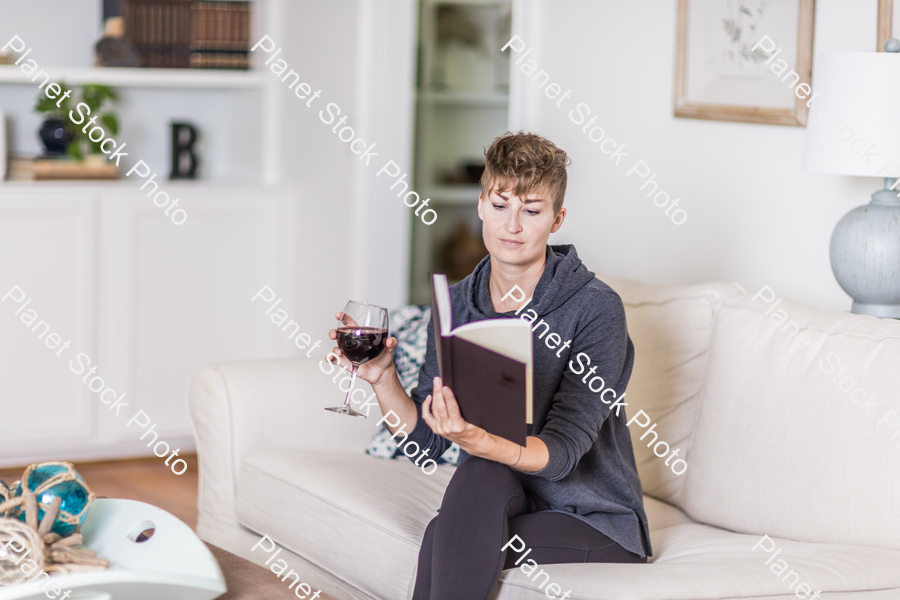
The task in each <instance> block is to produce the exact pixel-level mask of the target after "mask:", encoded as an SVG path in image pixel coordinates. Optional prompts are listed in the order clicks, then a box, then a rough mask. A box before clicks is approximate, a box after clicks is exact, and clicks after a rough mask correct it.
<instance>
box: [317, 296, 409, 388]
mask: <svg viewBox="0 0 900 600" xmlns="http://www.w3.org/2000/svg"><path fill="white" fill-rule="evenodd" d="M334 316H335V317H336V318H337V320H338V321H341V322H343V319H344V313H342V312H337V313H335V315H334ZM355 324H356V323H355V322H354V321H353V320H352V319H349V322H348V323H347V326H353V325H355ZM328 337H329V338H331V339H332V340H336V339H337V329H332V330H331V331H329V332H328ZM396 347H397V338H394V337H389V338H388V339H387V340H385V343H384V350H383V351H382V352H381V354H379V355H378V356H377V357H376V358H375V359H374V360H370V361H369V362H367V363H364V364H362V365H360V367H359V370H358V371H357V372H356V375H357V377H360V378H361V379H363V380H364V381H367V382H368V383H369V384H371V385H372V387H375V386H376V385H378V384H379V383H382V382H383V381H386V380H387V378H388V377H391V376H392V375H393V373H392V372H393V371H394V349H395V348H396ZM331 352H332V353H333V354H334V355H335V356H337V357H338V358H339V359H340V365H339V366H341V367H344V368H345V369H347V373H348V374H349V373H350V369H351V368H352V363H351V362H350V361H349V360H348V359H347V357H346V356H344V354H343V352H341V349H340V348H338V347H337V346H335V347H334V348H333V349H332V350H331ZM326 360H330V359H326ZM331 362H332V364H333V363H334V361H333V360H331Z"/></svg>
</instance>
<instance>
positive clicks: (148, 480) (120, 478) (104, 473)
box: [0, 454, 198, 529]
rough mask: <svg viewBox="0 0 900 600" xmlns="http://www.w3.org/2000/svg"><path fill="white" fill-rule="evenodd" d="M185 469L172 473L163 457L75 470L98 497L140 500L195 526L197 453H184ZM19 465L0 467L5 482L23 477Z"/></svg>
mask: <svg viewBox="0 0 900 600" xmlns="http://www.w3.org/2000/svg"><path fill="white" fill-rule="evenodd" d="M183 458H184V459H185V462H186V463H187V464H188V469H187V471H185V472H184V473H183V474H181V475H175V474H174V473H173V472H172V469H170V468H169V467H167V466H166V465H165V464H164V463H165V461H164V459H162V458H140V459H135V460H117V461H108V462H93V463H75V470H77V471H78V473H79V474H80V475H81V477H82V478H83V479H84V480H85V481H86V482H87V484H88V486H89V487H90V488H91V491H93V492H94V494H95V495H96V496H98V497H102V496H106V497H107V498H126V499H128V500H140V501H141V502H146V503H148V504H152V505H153V506H158V507H159V508H161V509H163V510H165V511H167V512H170V513H172V514H173V515H175V516H176V517H178V518H179V519H181V520H182V521H184V522H185V523H187V524H188V525H190V526H191V529H195V528H196V527H197V482H198V473H197V455H196V454H194V455H191V454H188V455H185V456H184V457H183ZM24 471H25V469H24V467H23V468H21V469H2V470H0V479H2V480H3V481H5V482H6V483H7V484H12V482H13V481H18V480H20V479H21V478H22V473H24Z"/></svg>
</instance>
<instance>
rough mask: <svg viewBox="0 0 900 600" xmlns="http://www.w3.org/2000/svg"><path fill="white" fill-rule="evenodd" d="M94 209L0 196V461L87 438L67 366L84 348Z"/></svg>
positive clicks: (88, 425) (68, 201)
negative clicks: (0, 299)
mask: <svg viewBox="0 0 900 600" xmlns="http://www.w3.org/2000/svg"><path fill="white" fill-rule="evenodd" d="M95 214H96V209H95V201H94V200H93V198H92V196H91V195H90V194H79V193H68V194H54V193H49V192H48V193H33V192H30V191H28V192H23V193H21V194H15V193H13V194H10V193H5V194H4V195H3V196H0V297H2V298H5V299H4V300H3V301H2V302H0V460H3V461H6V460H8V459H10V458H12V457H15V456H24V455H30V454H35V453H41V454H47V453H54V452H57V451H59V450H61V449H64V448H68V447H71V446H76V445H79V444H86V443H89V442H90V441H91V440H92V439H93V437H94V434H95V418H94V415H95V412H96V407H95V406H94V401H93V394H91V393H90V392H89V391H88V389H87V386H86V384H85V383H83V382H82V381H81V379H82V378H80V377H79V378H76V377H75V376H74V374H73V373H72V371H71V370H70V369H69V366H68V365H69V361H70V360H72V359H73V358H74V357H75V356H76V354H77V353H78V352H87V353H92V352H93V350H94V346H93V343H94V328H95V320H94V319H95V314H94V303H93V300H94V288H95V282H96V239H95V238H96V236H95ZM16 313H18V314H16ZM51 346H55V347H53V348H51Z"/></svg>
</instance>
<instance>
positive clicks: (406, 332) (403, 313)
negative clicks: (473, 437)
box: [366, 305, 459, 465]
mask: <svg viewBox="0 0 900 600" xmlns="http://www.w3.org/2000/svg"><path fill="white" fill-rule="evenodd" d="M430 318H431V307H430V306H428V305H423V306H404V307H401V308H399V309H397V310H395V311H392V312H391V335H392V336H394V337H395V338H397V348H396V349H395V350H394V365H395V366H396V367H397V375H399V377H400V383H401V384H402V385H403V389H405V390H406V393H407V394H408V393H410V392H411V391H412V389H413V388H414V387H416V383H417V382H418V380H419V369H420V368H421V367H422V365H424V364H425V350H426V345H427V343H428V320H429V319H430ZM398 439H402V436H398ZM366 454H370V455H372V456H376V457H378V458H400V457H403V458H406V456H405V455H404V454H403V452H402V451H401V450H400V449H399V448H398V447H397V444H396V443H395V442H394V440H392V439H391V433H390V432H389V431H388V430H387V427H385V425H384V424H382V425H381V426H380V427H379V429H378V432H376V433H375V435H373V436H372V439H371V440H369V447H368V448H366ZM458 460H459V446H457V445H456V444H451V445H450V447H449V448H447V451H446V452H444V454H443V456H441V457H440V458H438V459H437V463H438V464H442V463H450V464H452V465H455V464H456V463H457V461H458Z"/></svg>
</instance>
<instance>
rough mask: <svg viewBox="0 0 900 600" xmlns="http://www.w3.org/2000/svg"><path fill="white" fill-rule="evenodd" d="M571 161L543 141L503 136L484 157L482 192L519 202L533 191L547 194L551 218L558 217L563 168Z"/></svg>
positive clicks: (562, 195)
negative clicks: (507, 193)
mask: <svg viewBox="0 0 900 600" xmlns="http://www.w3.org/2000/svg"><path fill="white" fill-rule="evenodd" d="M571 162H572V161H571V160H570V159H569V157H568V156H566V153H565V152H563V151H562V150H560V149H559V148H557V147H556V145H555V144H554V143H553V142H551V141H550V140H548V139H546V138H542V137H541V136H539V135H534V134H533V133H525V132H523V131H520V132H518V133H509V132H507V133H505V134H504V135H502V136H500V137H498V138H497V139H495V140H494V141H493V142H491V145H490V147H489V148H488V149H487V150H486V151H485V153H484V173H483V174H482V175H481V191H482V192H483V193H484V198H485V199H487V198H488V196H490V194H491V192H494V191H497V192H504V191H509V190H512V193H513V194H514V195H516V196H518V197H520V198H522V197H524V196H527V195H528V194H530V193H532V192H536V191H541V192H547V193H548V194H550V196H551V198H552V200H553V214H557V213H559V210H560V209H561V208H562V205H563V200H565V197H566V181H567V179H566V166H568V165H569V164H570V163H571Z"/></svg>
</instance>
